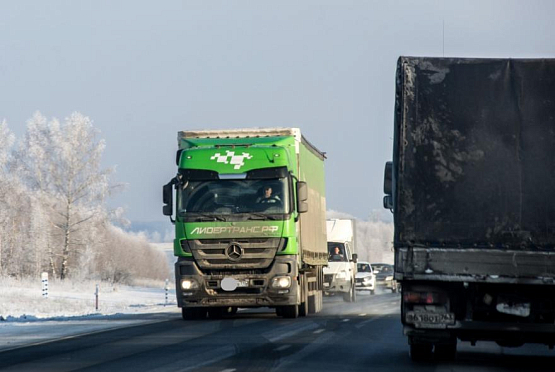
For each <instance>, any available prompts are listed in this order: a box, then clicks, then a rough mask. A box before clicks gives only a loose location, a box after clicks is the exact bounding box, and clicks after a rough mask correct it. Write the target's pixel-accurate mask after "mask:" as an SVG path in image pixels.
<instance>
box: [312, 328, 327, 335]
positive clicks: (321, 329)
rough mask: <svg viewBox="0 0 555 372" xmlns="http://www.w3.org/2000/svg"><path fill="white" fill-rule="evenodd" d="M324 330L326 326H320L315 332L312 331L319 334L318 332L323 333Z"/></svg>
mask: <svg viewBox="0 0 555 372" xmlns="http://www.w3.org/2000/svg"><path fill="white" fill-rule="evenodd" d="M324 331H325V329H324V328H320V329H317V330H315V331H314V332H312V333H314V334H318V333H322V332H324Z"/></svg>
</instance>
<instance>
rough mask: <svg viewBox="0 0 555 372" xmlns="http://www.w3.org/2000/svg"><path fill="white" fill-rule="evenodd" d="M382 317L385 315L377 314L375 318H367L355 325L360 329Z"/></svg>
mask: <svg viewBox="0 0 555 372" xmlns="http://www.w3.org/2000/svg"><path fill="white" fill-rule="evenodd" d="M381 318H383V316H377V317H375V318H371V319H368V320H365V321H364V322H360V323H358V324H357V325H355V327H356V328H357V329H360V328H362V327H364V326H366V325H368V324H370V323H372V322H375V321H376V320H379V319H381Z"/></svg>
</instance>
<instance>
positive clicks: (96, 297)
mask: <svg viewBox="0 0 555 372" xmlns="http://www.w3.org/2000/svg"><path fill="white" fill-rule="evenodd" d="M98 292H99V290H98V284H97V285H96V291H95V292H94V297H95V306H94V308H95V310H98Z"/></svg>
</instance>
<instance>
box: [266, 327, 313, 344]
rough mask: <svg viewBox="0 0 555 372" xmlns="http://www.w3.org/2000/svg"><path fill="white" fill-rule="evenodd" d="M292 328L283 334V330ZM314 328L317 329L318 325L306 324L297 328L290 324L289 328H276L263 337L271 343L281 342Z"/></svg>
mask: <svg viewBox="0 0 555 372" xmlns="http://www.w3.org/2000/svg"><path fill="white" fill-rule="evenodd" d="M288 328H293V329H292V330H291V331H288V332H283V331H284V330H285V329H288ZM314 328H318V324H316V323H307V324H305V325H302V326H298V325H297V324H291V325H289V326H285V327H281V328H278V329H276V330H274V331H272V332H271V333H269V334H267V335H263V337H266V339H267V340H268V341H270V342H272V343H274V342H276V341H279V340H283V339H284V338H287V337H291V336H294V335H296V334H297V333H301V332H305V331H306V332H308V331H310V330H312V329H314Z"/></svg>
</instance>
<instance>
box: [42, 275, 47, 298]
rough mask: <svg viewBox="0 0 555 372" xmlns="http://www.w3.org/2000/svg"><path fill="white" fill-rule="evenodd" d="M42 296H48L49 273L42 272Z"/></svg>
mask: <svg viewBox="0 0 555 372" xmlns="http://www.w3.org/2000/svg"><path fill="white" fill-rule="evenodd" d="M41 280H42V298H48V273H41Z"/></svg>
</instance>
